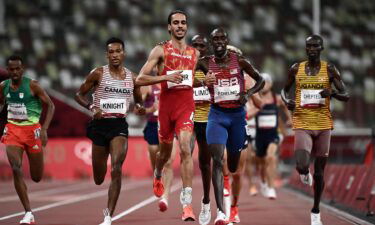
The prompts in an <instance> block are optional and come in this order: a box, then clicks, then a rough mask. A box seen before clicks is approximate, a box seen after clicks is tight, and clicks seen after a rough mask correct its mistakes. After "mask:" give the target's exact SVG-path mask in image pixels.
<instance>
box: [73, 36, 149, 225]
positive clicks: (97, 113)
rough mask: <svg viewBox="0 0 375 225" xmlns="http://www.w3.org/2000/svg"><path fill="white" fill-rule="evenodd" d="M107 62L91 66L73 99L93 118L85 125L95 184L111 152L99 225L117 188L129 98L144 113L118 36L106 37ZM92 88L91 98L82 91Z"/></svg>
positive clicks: (125, 147) (106, 222)
mask: <svg viewBox="0 0 375 225" xmlns="http://www.w3.org/2000/svg"><path fill="white" fill-rule="evenodd" d="M106 48H107V59H108V65H105V66H102V67H98V68H95V69H93V70H92V71H91V72H90V74H89V75H88V76H87V77H86V80H85V81H84V83H83V84H82V85H81V87H80V88H79V90H78V92H77V94H76V98H75V99H76V101H77V102H78V103H79V104H80V105H82V106H83V107H85V108H87V109H89V110H90V111H91V112H92V116H93V120H92V121H91V122H90V123H89V125H88V127H87V136H88V137H89V138H90V139H91V140H92V167H93V172H94V181H95V184H97V185H100V184H102V183H103V181H104V178H105V175H106V172H107V160H108V156H109V155H110V156H111V178H112V179H111V184H110V186H109V190H108V201H107V208H106V209H105V210H104V221H103V223H101V225H110V224H111V221H112V215H113V213H114V211H115V207H116V203H117V200H118V197H119V195H120V190H121V177H122V169H121V168H122V164H123V162H124V160H125V157H126V153H127V150H128V124H127V122H126V116H127V113H128V110H129V104H130V101H131V98H132V97H133V98H134V101H135V103H136V105H135V112H136V113H137V114H140V115H141V114H144V113H145V109H144V108H143V107H142V106H141V105H140V103H141V102H142V96H141V92H140V88H139V87H137V86H134V81H135V77H136V74H134V73H133V72H131V71H130V70H128V69H127V68H125V67H123V61H124V58H125V45H124V42H123V41H122V40H121V39H118V38H110V39H109V40H108V41H107V43H106ZM92 90H93V91H94V94H93V101H92V102H90V101H89V100H87V98H86V95H87V94H88V93H89V92H90V91H92Z"/></svg>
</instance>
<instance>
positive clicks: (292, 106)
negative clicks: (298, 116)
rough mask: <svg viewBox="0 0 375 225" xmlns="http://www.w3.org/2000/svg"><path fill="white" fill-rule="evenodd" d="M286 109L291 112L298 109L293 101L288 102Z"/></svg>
mask: <svg viewBox="0 0 375 225" xmlns="http://www.w3.org/2000/svg"><path fill="white" fill-rule="evenodd" d="M286 107H288V109H289V110H290V111H293V110H294V109H295V108H296V102H295V101H294V100H292V99H289V100H288V102H286Z"/></svg>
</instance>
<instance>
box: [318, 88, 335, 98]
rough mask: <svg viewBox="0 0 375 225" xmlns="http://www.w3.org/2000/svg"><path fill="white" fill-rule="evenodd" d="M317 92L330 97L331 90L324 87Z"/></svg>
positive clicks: (323, 96) (324, 96)
mask: <svg viewBox="0 0 375 225" xmlns="http://www.w3.org/2000/svg"><path fill="white" fill-rule="evenodd" d="M319 94H320V96H322V98H328V97H331V95H332V91H331V90H330V89H328V88H324V89H323V90H322V91H321V92H319Z"/></svg>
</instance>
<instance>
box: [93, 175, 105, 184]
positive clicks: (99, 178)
mask: <svg viewBox="0 0 375 225" xmlns="http://www.w3.org/2000/svg"><path fill="white" fill-rule="evenodd" d="M94 182H95V184H96V185H101V184H102V183H103V182H104V176H102V177H97V176H94Z"/></svg>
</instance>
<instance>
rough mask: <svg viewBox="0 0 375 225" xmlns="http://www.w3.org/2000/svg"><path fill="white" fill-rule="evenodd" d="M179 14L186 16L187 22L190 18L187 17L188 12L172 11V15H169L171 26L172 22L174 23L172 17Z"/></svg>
mask: <svg viewBox="0 0 375 225" xmlns="http://www.w3.org/2000/svg"><path fill="white" fill-rule="evenodd" d="M178 13H180V14H183V15H185V17H186V21H187V19H188V17H187V14H186V12H184V11H182V10H173V11H172V12H171V13H169V15H168V24H171V22H172V16H173V15H174V14H178Z"/></svg>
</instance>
